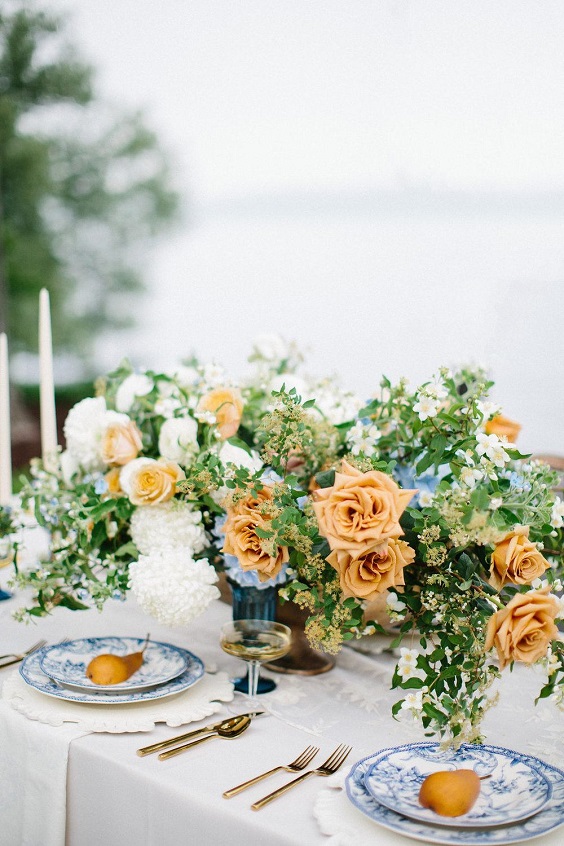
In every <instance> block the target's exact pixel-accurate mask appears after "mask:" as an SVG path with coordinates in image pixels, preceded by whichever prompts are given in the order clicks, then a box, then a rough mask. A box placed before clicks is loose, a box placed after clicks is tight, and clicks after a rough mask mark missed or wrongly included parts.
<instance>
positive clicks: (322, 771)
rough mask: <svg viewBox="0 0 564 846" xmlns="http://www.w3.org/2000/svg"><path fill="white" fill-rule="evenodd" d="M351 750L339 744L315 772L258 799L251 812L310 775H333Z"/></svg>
mask: <svg viewBox="0 0 564 846" xmlns="http://www.w3.org/2000/svg"><path fill="white" fill-rule="evenodd" d="M351 749H352V746H346V745H345V744H344V743H341V745H340V746H337V748H336V749H335V750H334V751H333V752H332V753H331V754H330V755H329V757H328V758H327V760H326V761H325V762H324V763H323V764H321V766H320V767H318V768H317V769H316V770H308V771H307V773H302V775H300V776H298V777H297V778H295V779H293V780H292V781H289V782H288V784H285V785H283V787H279V788H278V790H275V791H274V792H273V793H269V794H268V795H267V796H263V798H262V799H259V800H258V802H255V803H254V805H251V808H252V809H253V811H260V809H261V808H264V806H265V805H268V804H269V802H272V801H273V800H274V799H277V798H278V797H279V796H282V794H283V793H286V792H287V791H288V790H291V789H292V787H295V786H296V785H297V784H300V782H302V781H305V780H306V778H309V776H311V775H320V776H330V775H333V773H336V772H337V770H338V769H339V767H340V766H341V764H343V763H344V762H345V759H346V758H347V757H348V755H349V753H350V752H351Z"/></svg>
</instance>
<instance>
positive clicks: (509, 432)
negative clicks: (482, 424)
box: [486, 414, 521, 444]
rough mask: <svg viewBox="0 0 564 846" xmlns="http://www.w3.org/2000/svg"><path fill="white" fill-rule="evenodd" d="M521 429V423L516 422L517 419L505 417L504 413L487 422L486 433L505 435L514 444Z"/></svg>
mask: <svg viewBox="0 0 564 846" xmlns="http://www.w3.org/2000/svg"><path fill="white" fill-rule="evenodd" d="M520 431H521V425H520V424H519V423H516V422H515V420H510V419H509V417H504V416H503V414H496V416H495V417H492V419H491V420H488V421H487V422H486V435H497V436H498V437H501V436H502V435H505V436H506V438H507V440H508V441H510V442H511V443H512V444H514V443H515V441H516V440H517V437H518V435H519V432H520Z"/></svg>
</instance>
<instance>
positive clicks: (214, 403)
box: [197, 388, 243, 440]
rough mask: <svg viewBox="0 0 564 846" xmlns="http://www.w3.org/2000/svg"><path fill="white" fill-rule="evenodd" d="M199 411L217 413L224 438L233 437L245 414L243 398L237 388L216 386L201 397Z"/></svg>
mask: <svg viewBox="0 0 564 846" xmlns="http://www.w3.org/2000/svg"><path fill="white" fill-rule="evenodd" d="M197 410H198V411H210V412H211V413H212V414H214V415H215V422H216V425H217V430H218V432H219V434H220V435H221V437H222V438H223V440H226V439H227V438H232V437H233V435H234V434H235V433H236V431H237V429H238V428H239V423H240V422H241V416H242V414H243V399H242V397H241V394H240V393H239V391H238V390H237V389H236V388H215V389H214V390H213V391H210V392H209V393H207V394H204V396H203V397H202V398H201V399H200V402H199V403H198V408H197Z"/></svg>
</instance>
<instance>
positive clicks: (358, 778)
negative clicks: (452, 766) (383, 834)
mask: <svg viewBox="0 0 564 846" xmlns="http://www.w3.org/2000/svg"><path fill="white" fill-rule="evenodd" d="M414 747H416V748H418V749H419V750H421V749H423V748H436V747H437V744H436V743H434V742H422V743H409V744H406V745H405V746H404V747H401V746H397V747H394V748H395V749H396V750H399V749H402V748H405V749H413V748H414ZM482 748H483V749H485V750H487V751H491V752H502V753H503V752H506V751H507V750H506V749H504V748H503V747H501V746H490V745H489V744H486V745H484V746H483V747H482ZM389 751H390V749H382V750H380V752H377V753H376V754H374V755H369V756H368V757H366V758H363V759H362V760H360V761H357V763H356V764H353V767H352V769H351V771H350V773H349V775H348V776H347V778H346V783H345V786H346V791H347V797H348V799H349V801H350V802H351V803H352V804H353V805H354V806H355V807H356V808H358V810H359V811H362V813H363V814H365V815H366V816H367V817H369V818H370V819H371V820H372V821H373V822H375V823H377V824H378V825H380V826H382V827H383V828H387V829H389V830H390V831H395V832H398V833H399V834H403V835H404V836H405V837H411V838H412V839H414V840H422V841H423V842H424V843H439V844H443V846H507V844H509V843H521V842H523V841H525V840H531V839H532V838H533V837H538V836H539V835H541V834H546V833H547V832H549V831H553V830H554V829H556V828H558V827H560V826H562V825H564V772H562V770H559V769H558V768H557V767H553V766H551V765H550V764H547V763H546V762H545V761H541V760H540V758H535V757H534V756H533V755H525V754H521V753H519V754H518V753H513V754H514V755H517V754H518V757H519V759H520V760H521V761H524V762H525V763H527V764H529V765H530V766H531V767H534V768H535V769H537V770H538V771H539V772H541V773H542V775H544V776H545V777H546V778H547V779H548V781H549V782H550V785H551V787H552V798H551V799H550V801H549V802H547V803H546V805H545V806H544V807H543V808H541V810H540V811H539V812H538V813H536V814H534V815H533V816H532V817H529V818H528V819H526V820H523V821H522V822H518V823H514V824H512V825H504V826H493V827H491V828H474V829H467V828H466V829H457V828H456V820H454V819H453V827H452V828H448V827H446V826H439V825H436V826H435V825H431V824H430V823H423V822H420V821H419V820H413V819H411V818H409V817H405V816H402V815H401V814H398V813H396V811H392V810H391V809H390V808H386V807H385V806H384V805H382V804H380V802H377V801H376V799H374V797H373V796H372V795H371V794H370V793H369V792H368V790H367V788H366V785H365V783H364V778H365V776H366V774H367V772H368V771H369V770H370V768H371V767H372V765H373V764H374V763H375V762H376V761H377V760H378V758H379V757H380V756H381V755H383V754H385V753H387V752H389Z"/></svg>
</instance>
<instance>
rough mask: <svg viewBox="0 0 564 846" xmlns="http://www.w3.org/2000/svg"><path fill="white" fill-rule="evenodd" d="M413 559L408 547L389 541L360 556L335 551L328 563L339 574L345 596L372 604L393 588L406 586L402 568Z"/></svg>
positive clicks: (339, 550)
mask: <svg viewBox="0 0 564 846" xmlns="http://www.w3.org/2000/svg"><path fill="white" fill-rule="evenodd" d="M414 558H415V551H414V550H413V549H412V548H411V547H410V546H409V544H407V543H406V542H405V541H402V540H395V538H390V540H388V541H383V542H382V543H379V544H376V545H375V546H371V547H370V548H369V549H367V550H364V551H362V552H359V553H357V552H355V553H352V554H351V553H350V552H348V551H347V550H344V549H335V550H334V551H333V552H332V553H331V554H330V555H328V556H327V561H328V562H329V564H331V566H332V567H334V568H335V570H336V571H337V572H338V574H339V582H340V585H341V590H342V591H343V594H344V595H345V596H355V597H356V598H357V599H367V600H371V599H374V598H375V597H376V596H378V594H380V593H384V591H386V590H387V589H388V588H390V587H394V586H397V585H404V584H405V580H404V577H403V568H404V567H407V565H408V564H412V563H413V559H414Z"/></svg>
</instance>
